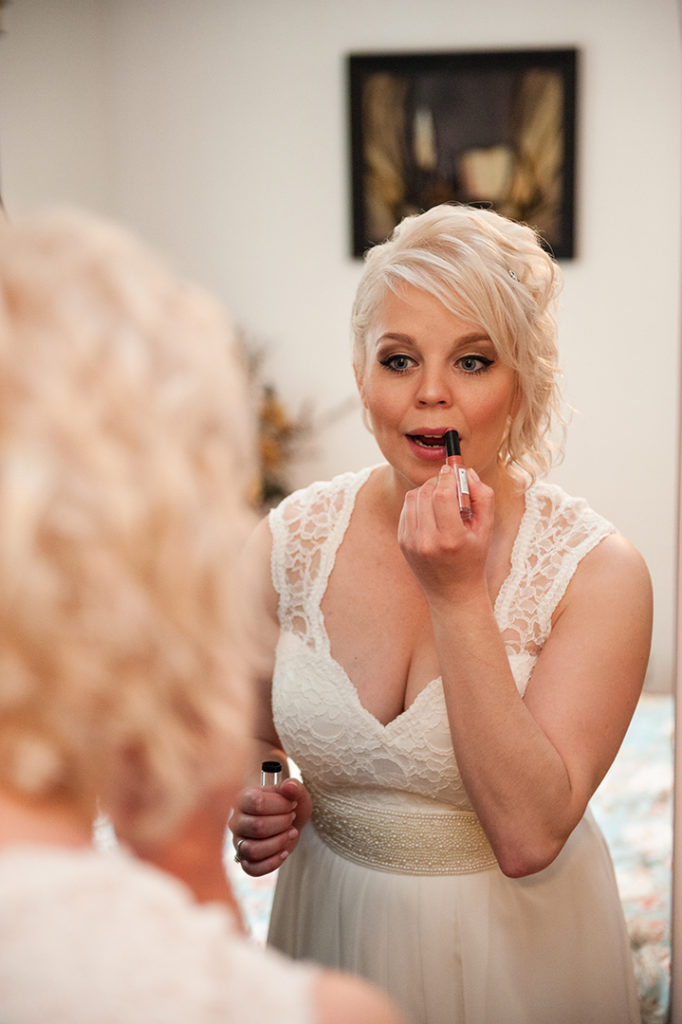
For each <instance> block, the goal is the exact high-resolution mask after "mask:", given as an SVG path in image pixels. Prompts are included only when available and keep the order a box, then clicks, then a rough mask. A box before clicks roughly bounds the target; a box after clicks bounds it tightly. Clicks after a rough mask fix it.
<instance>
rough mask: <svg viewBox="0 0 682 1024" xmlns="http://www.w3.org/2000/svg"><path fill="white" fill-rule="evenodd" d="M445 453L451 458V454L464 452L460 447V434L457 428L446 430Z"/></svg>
mask: <svg viewBox="0 0 682 1024" xmlns="http://www.w3.org/2000/svg"><path fill="white" fill-rule="evenodd" d="M445 454H446V455H447V457H448V458H450V456H451V455H461V454H462V452H461V450H460V447H459V434H458V433H457V431H456V430H446V431H445Z"/></svg>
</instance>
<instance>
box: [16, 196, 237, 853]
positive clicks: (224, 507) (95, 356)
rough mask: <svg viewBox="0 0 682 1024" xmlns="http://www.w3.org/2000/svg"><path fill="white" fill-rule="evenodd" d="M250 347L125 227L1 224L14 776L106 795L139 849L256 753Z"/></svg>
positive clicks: (38, 787)
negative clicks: (243, 614)
mask: <svg viewBox="0 0 682 1024" xmlns="http://www.w3.org/2000/svg"><path fill="white" fill-rule="evenodd" d="M232 337H233V336H232V330H231V327H230V324H229V322H228V320H227V318H226V315H225V313H224V311H223V310H222V309H221V308H220V307H219V306H218V304H217V303H216V302H215V301H214V300H213V299H211V298H210V297H209V296H207V295H205V294H204V293H202V292H201V291H200V290H198V289H196V288H194V287H192V286H190V285H188V284H185V283H184V282H182V281H180V280H178V279H176V277H175V276H173V274H171V273H170V272H169V271H168V270H167V269H166V268H165V267H164V266H163V265H162V263H161V262H160V261H159V260H157V258H156V257H155V256H154V255H152V254H151V253H149V252H148V251H147V250H146V249H145V247H144V246H142V245H141V244H140V243H138V242H137V241H136V240H135V239H133V238H132V237H131V236H129V235H128V234H127V233H126V232H125V231H123V230H122V229H120V228H118V227H116V226H114V225H112V224H109V223H106V222H103V221H101V220H99V219H97V218H94V217H91V216H89V215H86V214H84V213H78V212H72V211H58V212H50V213H47V214H44V215H41V216H37V217H34V218H31V219H28V220H26V221H25V222H23V223H18V224H15V225H13V224H8V223H3V224H2V225H0V390H1V391H2V396H3V397H2V404H1V405H0V680H1V685H0V784H2V785H3V786H4V787H7V788H8V789H9V790H10V791H14V792H16V793H18V794H20V795H22V796H24V797H30V798H35V799H36V800H43V799H47V800H63V801H66V802H68V803H71V804H75V805H77V806H78V807H79V808H81V809H82V810H84V811H85V812H86V813H88V812H89V811H91V810H92V809H93V808H94V806H95V802H96V799H99V800H101V803H102V806H103V807H104V809H105V810H106V812H107V814H108V815H109V816H110V817H111V819H112V821H113V824H114V826H115V827H117V826H119V825H121V826H122V827H124V830H125V831H126V833H127V834H128V835H135V836H138V837H140V838H142V839H144V838H145V837H152V836H153V837H156V838H158V837H159V836H161V835H163V834H169V833H170V832H172V831H173V829H174V828H176V827H177V826H178V825H179V824H180V823H181V822H182V821H183V820H184V819H185V817H186V816H187V814H188V813H189V812H190V810H191V809H192V808H193V807H194V806H195V804H196V803H197V801H199V800H200V799H201V798H202V795H205V794H206V793H207V792H208V791H209V790H210V789H213V788H215V787H220V786H222V785H225V784H228V783H232V782H234V780H235V777H239V780H240V779H241V767H240V765H241V760H242V757H243V756H245V754H246V746H245V745H246V740H245V738H244V737H245V736H246V735H247V733H248V732H249V731H250V723H251V713H252V708H251V696H250V692H249V685H248V658H249V652H248V651H247V650H246V649H245V645H244V643H243V642H242V637H243V635H244V623H243V621H242V619H241V618H240V615H239V613H238V607H237V606H238V604H241V603H242V601H243V595H241V594H240V593H239V588H240V585H241V581H240V578H239V575H238V569H237V561H238V557H237V556H238V553H239V551H240V549H241V547H242V545H243V542H244V538H245V535H246V531H247V530H248V529H250V527H251V526H252V522H251V516H250V513H249V512H248V511H247V505H246V500H245V494H246V491H247V488H248V486H249V484H250V483H252V480H253V476H254V472H255V469H254V467H255V459H254V454H253V453H254V437H253V431H252V427H251V419H250V416H249V414H248V412H247V400H246V391H245V387H244V381H243V375H242V369H241V366H240V364H239V359H238V357H237V355H236V354H235V352H234V351H233V350H232V349H233V341H232ZM235 784H236V783H235Z"/></svg>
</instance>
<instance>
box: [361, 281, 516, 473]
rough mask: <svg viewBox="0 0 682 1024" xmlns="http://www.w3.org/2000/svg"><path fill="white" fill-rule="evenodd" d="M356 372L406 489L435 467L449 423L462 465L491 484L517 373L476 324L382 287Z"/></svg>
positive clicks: (419, 295)
mask: <svg viewBox="0 0 682 1024" xmlns="http://www.w3.org/2000/svg"><path fill="white" fill-rule="evenodd" d="M356 377H357V382H358V388H359V391H360V396H361V398H362V401H363V404H364V405H365V408H366V409H367V413H368V416H369V419H370V422H371V425H372V429H373V432H374V436H375V438H376V440H377V443H378V445H379V448H380V449H381V452H382V454H383V455H384V457H385V458H386V460H387V461H388V462H389V463H390V464H391V465H392V466H393V468H394V470H395V471H396V473H397V474H398V477H399V478H400V479H401V482H402V484H403V486H405V487H406V489H409V488H412V487H417V486H419V485H420V484H422V483H423V482H424V481H425V480H427V479H428V478H429V477H432V476H434V475H435V473H437V472H438V470H439V468H440V466H441V465H442V463H443V461H444V459H445V447H444V443H443V434H444V433H445V431H446V430H448V429H450V428H454V429H456V430H457V431H458V432H459V436H460V441H461V446H462V457H463V461H464V464H465V465H466V466H471V467H473V468H474V469H475V470H476V472H477V473H478V475H479V476H480V477H481V479H482V480H484V481H485V482H486V483H488V484H490V485H491V486H494V485H495V482H496V480H497V474H498V473H499V461H498V453H499V451H500V446H501V443H502V438H503V437H504V434H505V430H506V427H507V422H508V419H509V417H510V416H511V415H513V414H514V413H515V411H516V406H517V397H516V396H517V390H516V377H515V374H514V371H513V370H512V368H511V367H510V366H507V365H505V364H504V363H501V362H500V361H499V360H498V358H497V353H496V351H495V347H494V345H493V343H492V342H491V340H490V339H489V338H488V336H487V335H486V333H485V331H484V330H483V329H482V328H480V327H478V326H476V325H475V324H472V323H467V322H466V321H465V320H461V319H460V318H459V317H457V316H455V315H454V313H451V312H450V311H449V310H448V309H446V308H445V306H444V305H443V304H442V303H441V302H439V300H438V299H436V298H434V296H432V295H430V294H429V293H428V292H424V291H421V290H420V289H418V288H415V287H413V286H410V285H406V286H405V287H404V288H403V289H402V290H401V292H400V295H396V294H394V293H393V292H391V291H387V293H386V295H385V297H384V300H383V302H382V303H381V305H380V306H379V308H378V311H377V315H376V317H375V318H374V322H373V324H372V326H371V328H370V330H369V331H368V333H367V339H366V346H365V363H364V366H361V367H356Z"/></svg>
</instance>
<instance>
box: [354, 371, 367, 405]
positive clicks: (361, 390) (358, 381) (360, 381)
mask: <svg viewBox="0 0 682 1024" xmlns="http://www.w3.org/2000/svg"><path fill="white" fill-rule="evenodd" d="M353 373H354V374H355V385H356V387H357V389H358V394H359V395H360V401H361V402H362V404H363V405H364V407H365V409H366V408H367V399H366V396H365V384H364V377H363V375H362V374H361V373H360V371H359V369H358V367H357V366H356V365H355V363H353Z"/></svg>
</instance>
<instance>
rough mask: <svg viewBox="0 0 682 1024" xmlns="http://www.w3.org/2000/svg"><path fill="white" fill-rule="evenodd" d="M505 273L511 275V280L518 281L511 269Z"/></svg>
mask: <svg viewBox="0 0 682 1024" xmlns="http://www.w3.org/2000/svg"><path fill="white" fill-rule="evenodd" d="M507 273H508V274H509V276H510V277H511V279H512V281H518V277H517V276H516V274H515V273H514V271H513V270H507Z"/></svg>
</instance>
